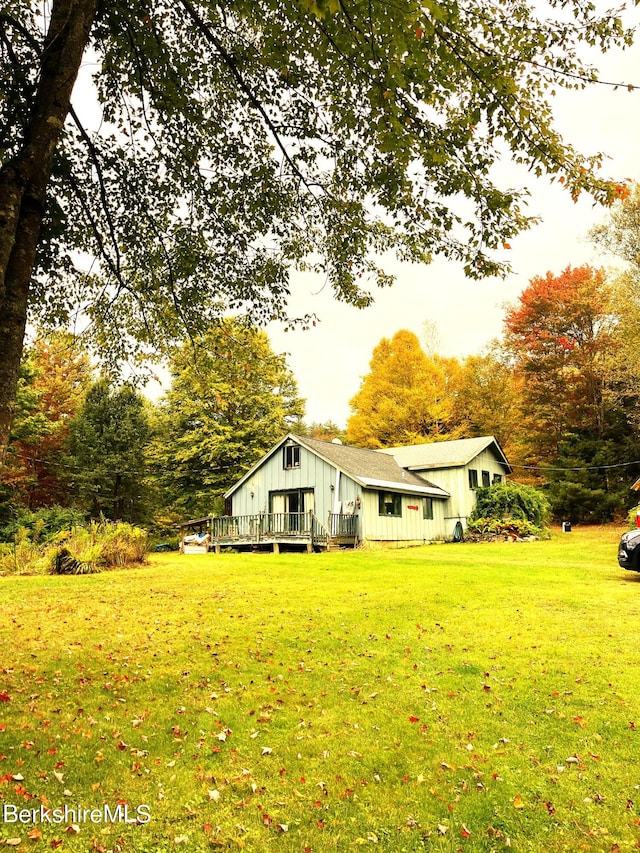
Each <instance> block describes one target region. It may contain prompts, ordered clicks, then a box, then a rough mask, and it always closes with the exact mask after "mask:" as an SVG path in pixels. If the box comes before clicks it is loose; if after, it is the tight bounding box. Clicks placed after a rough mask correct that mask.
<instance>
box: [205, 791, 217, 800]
mask: <svg viewBox="0 0 640 853" xmlns="http://www.w3.org/2000/svg"><path fill="white" fill-rule="evenodd" d="M207 793H208V794H209V799H210V800H213V802H214V803H218V802H219V801H220V791H208V792H207Z"/></svg>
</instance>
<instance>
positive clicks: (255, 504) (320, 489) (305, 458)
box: [231, 447, 335, 523]
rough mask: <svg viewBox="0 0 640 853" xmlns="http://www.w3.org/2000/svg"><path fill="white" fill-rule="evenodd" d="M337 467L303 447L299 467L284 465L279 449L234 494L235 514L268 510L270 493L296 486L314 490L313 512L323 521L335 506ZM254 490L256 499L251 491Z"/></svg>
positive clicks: (249, 513)
mask: <svg viewBox="0 0 640 853" xmlns="http://www.w3.org/2000/svg"><path fill="white" fill-rule="evenodd" d="M334 484H335V469H334V468H333V467H332V466H331V465H329V464H328V463H326V462H324V460H322V459H320V458H319V457H318V456H316V455H315V454H313V453H310V452H309V451H308V450H307V449H306V448H304V447H301V448H300V467H298V468H284V465H283V450H282V448H279V449H278V450H277V451H276V452H275V453H274V454H273V456H271V457H270V458H268V459H267V460H266V461H265V462H264V464H263V465H261V466H260V467H259V468H258V469H257V470H256V471H254V473H253V475H252V476H251V477H249V479H248V480H246V482H244V483H243V484H242V486H241V487H240V488H239V489H238V490H237V491H236V492H234V494H233V495H232V496H231V501H232V515H253V514H255V513H258V512H269V493H270V492H274V491H289V490H293V489H303V490H304V489H309V490H311V489H313V491H314V512H315V514H316V516H317V517H318V518H319V519H320V521H322V522H323V523H324V522H326V520H327V513H328V512H329V510H330V509H332V507H333V492H332V491H331V486H332V485H334ZM252 492H253V498H252V497H251V493H252Z"/></svg>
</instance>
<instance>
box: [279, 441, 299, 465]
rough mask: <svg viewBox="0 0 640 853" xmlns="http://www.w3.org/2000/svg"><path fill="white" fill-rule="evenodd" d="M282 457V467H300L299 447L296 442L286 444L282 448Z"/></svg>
mask: <svg viewBox="0 0 640 853" xmlns="http://www.w3.org/2000/svg"><path fill="white" fill-rule="evenodd" d="M283 450H284V453H283V457H282V466H283V468H299V467H300V448H299V446H298V445H297V444H287V445H285V447H284V448H283Z"/></svg>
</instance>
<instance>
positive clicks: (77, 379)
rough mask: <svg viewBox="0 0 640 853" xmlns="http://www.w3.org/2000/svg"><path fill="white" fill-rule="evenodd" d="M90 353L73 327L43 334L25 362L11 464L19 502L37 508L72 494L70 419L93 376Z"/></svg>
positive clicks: (9, 476) (7, 474)
mask: <svg viewBox="0 0 640 853" xmlns="http://www.w3.org/2000/svg"><path fill="white" fill-rule="evenodd" d="M91 373H92V371H91V364H90V360H89V356H88V354H87V353H86V351H85V350H84V349H83V347H82V346H81V344H80V343H79V341H78V340H77V339H76V338H75V337H74V336H73V335H71V334H69V333H67V332H54V333H51V334H48V335H44V334H40V335H38V337H37V338H36V340H35V341H34V343H33V345H32V346H31V347H30V348H29V349H28V351H27V357H26V358H25V359H24V363H23V379H22V385H21V390H20V398H19V402H20V405H19V408H18V415H17V417H16V419H15V423H14V436H13V443H12V446H11V451H10V454H9V457H8V464H7V465H6V466H5V469H4V471H2V473H0V481H2V482H4V483H6V484H8V483H10V484H11V487H12V492H13V495H12V497H13V502H14V504H16V505H21V506H24V507H28V508H30V509H36V508H38V507H45V506H51V505H52V504H60V505H63V506H64V505H66V504H68V502H69V500H70V497H71V495H70V491H69V482H70V477H69V469H68V467H67V466H66V465H65V461H66V460H65V457H66V453H67V450H68V447H67V444H68V440H69V434H70V424H71V423H72V422H73V419H74V417H75V416H76V415H77V413H78V411H79V410H80V408H81V406H82V403H83V401H84V396H85V394H86V392H87V389H88V387H89V385H90V383H91V381H92V375H91Z"/></svg>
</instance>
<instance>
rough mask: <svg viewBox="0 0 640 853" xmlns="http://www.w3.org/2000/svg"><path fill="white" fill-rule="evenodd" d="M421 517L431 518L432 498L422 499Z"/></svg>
mask: <svg viewBox="0 0 640 853" xmlns="http://www.w3.org/2000/svg"><path fill="white" fill-rule="evenodd" d="M422 517H423V518H428V519H429V520H431V519H432V518H433V498H422Z"/></svg>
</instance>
